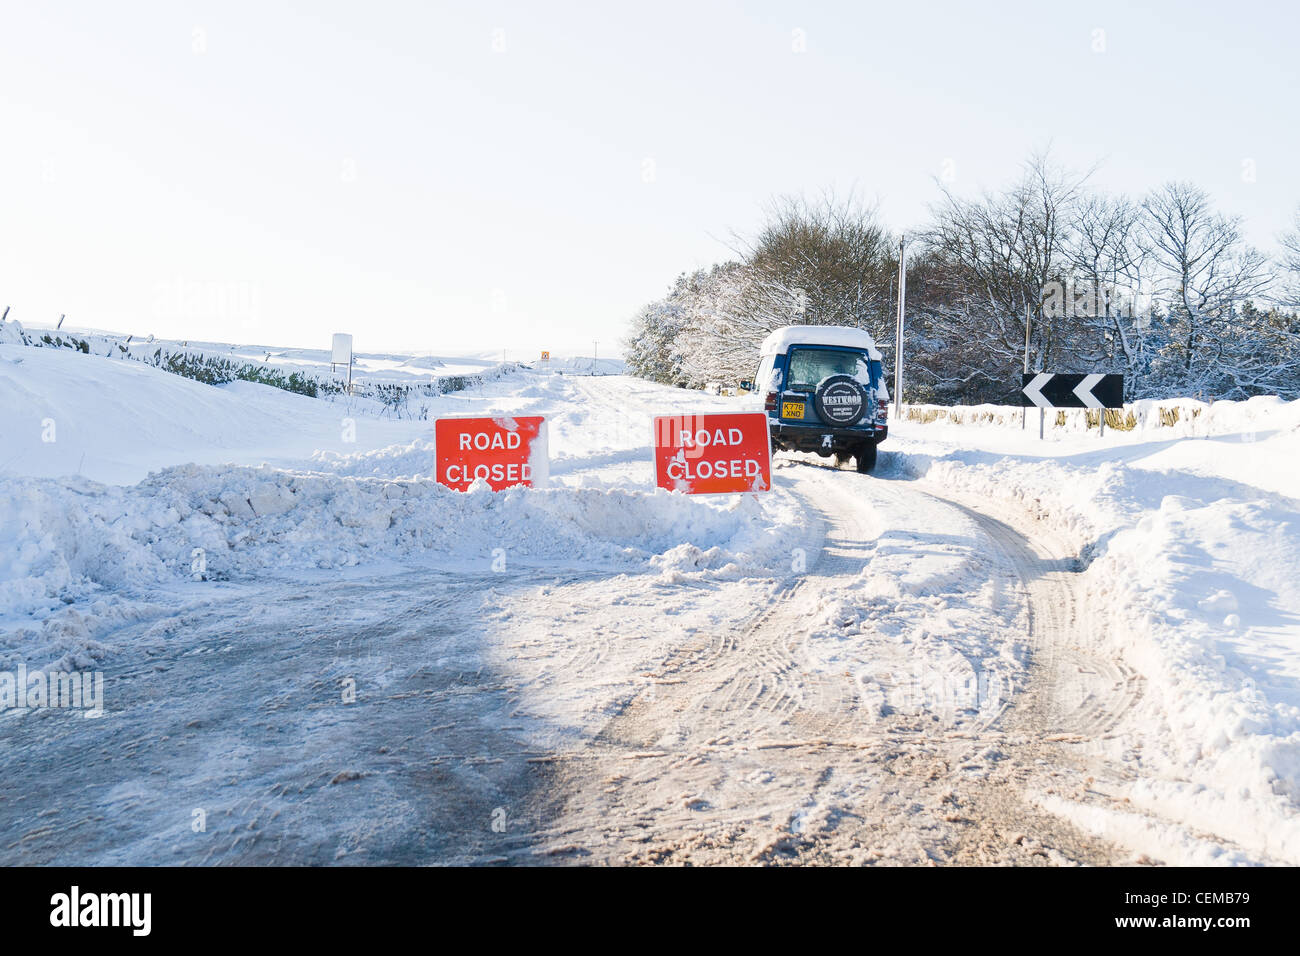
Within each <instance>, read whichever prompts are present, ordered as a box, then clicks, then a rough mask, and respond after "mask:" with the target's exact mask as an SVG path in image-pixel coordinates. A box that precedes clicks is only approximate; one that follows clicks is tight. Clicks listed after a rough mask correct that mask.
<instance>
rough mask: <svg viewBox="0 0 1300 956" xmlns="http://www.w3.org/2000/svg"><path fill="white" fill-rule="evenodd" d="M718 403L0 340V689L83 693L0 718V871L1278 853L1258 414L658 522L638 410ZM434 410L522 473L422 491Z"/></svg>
mask: <svg viewBox="0 0 1300 956" xmlns="http://www.w3.org/2000/svg"><path fill="white" fill-rule="evenodd" d="M225 348H230V347H228V346H226V347H225ZM320 354H323V353H320ZM320 354H316V353H312V354H307V353H295V352H291V351H284V350H282V351H281V353H280V354H279V355H278V356H276V357H275V358H276V360H277V361H280V362H283V363H291V362H295V361H304V362H316V363H319V362H320V360H321V359H320ZM252 358H254V359H256V360H261V359H262V356H261V355H258V356H252ZM404 361H405V360H401V359H400V357H389V358H386V359H382V360H381V359H375V360H374V362H373V363H372V365H373V367H368V368H367V370H366V371H367V374H373V375H377V376H378V375H385V376H386V375H393V376H400V375H410V376H413V377H418V375H419V374H421V373H420V372H418V371H415V370H413V369H412V367H411V366H410V365H404V364H403V363H404ZM488 362H489V359H488V358H483V359H482V360H481V361H480V363H479V365H477V366H474V367H479V368H481V367H483V365H484V363H488ZM385 363H388V364H385ZM470 366H473V363H469V365H468V366H467V367H470ZM560 368H561V367H560V366H557V368H556V369H553V372H554V371H558V370H560ZM570 371H572V369H571V370H570ZM748 401H749V400H748V399H745V398H725V397H718V396H712V395H705V394H703V393H698V392H686V391H682V390H677V389H670V388H665V387H661V386H656V385H652V384H649V383H646V382H643V381H640V380H637V379H632V378H626V377H621V376H608V377H592V376H590V375H581V374H543V373H542V372H541V371H539V370H537V369H520V370H518V371H517V372H515V373H512V374H510V375H505V376H503V377H500V378H497V379H494V380H490V381H486V382H484V383H483V384H481V385H476V386H474V387H471V388H468V389H465V390H463V391H459V392H455V393H451V394H446V395H442V396H438V397H436V398H432V399H429V420H411V419H409V418H394V417H393V416H392V415H390V414H386V410H385V409H384V408H383V407H382V406H380V405H379V404H378V403H374V402H368V401H365V400H360V399H356V398H348V397H344V396H335V397H333V398H330V399H325V398H319V399H313V398H307V397H304V396H301V395H295V394H291V393H288V392H284V391H280V390H277V389H274V388H271V387H269V386H265V385H258V384H254V383H251V382H234V383H231V384H229V385H225V386H220V387H214V386H208V385H203V384H199V383H197V382H194V381H190V380H188V379H184V378H181V377H178V376H175V375H171V374H168V373H166V372H163V371H160V370H158V369H155V368H151V367H148V366H146V365H143V364H140V363H135V362H130V361H122V360H116V359H109V358H107V357H104V356H100V355H95V354H91V355H83V354H80V353H78V352H74V351H71V350H67V349H38V348H28V347H22V346H20V345H17V344H14V343H12V342H10V343H7V344H0V409H3V415H2V416H0V491H2V493H0V657H3V661H2V662H0V670H3V671H8V672H16V671H17V669H18V668H19V666H23V667H26V668H28V669H30V670H38V669H45V670H73V669H93V670H96V671H101V672H102V673H103V675H104V700H103V709H102V713H100V714H98V715H94V716H93V719H86V718H85V717H83V716H82V714H81V713H77V712H70V711H66V710H55V709H44V710H42V709H10V710H6V711H3V712H0V729H2V730H3V734H4V737H5V738H6V742H7V746H6V747H5V748H4V752H3V756H2V757H0V767H2V770H0V780H3V781H4V782H3V783H0V807H2V808H3V809H0V862H5V863H45V862H56V861H57V862H62V863H158V862H167V863H193V864H203V863H209V864H210V863H236V862H238V863H259V862H260V863H265V862H304V863H328V862H335V861H341V862H352V861H356V862H370V863H379V862H406V863H425V862H519V861H537V860H554V861H557V862H565V861H587V862H606V861H608V862H624V861H646V862H681V861H692V862H715V861H718V862H722V861H728V862H787V861H792V862H793V861H800V862H895V863H927V862H934V861H937V862H959V863H965V862H971V863H1042V862H1046V863H1062V864H1064V863H1135V862H1138V863H1148V862H1151V863H1167V864H1185V863H1221V864H1249V863H1264V864H1278V863H1286V864H1297V863H1300V815H1298V813H1297V810H1298V809H1300V477H1298V476H1297V473H1296V467H1295V466H1296V464H1297V462H1300V403H1292V404H1289V405H1287V404H1282V403H1279V402H1277V401H1273V400H1269V399H1255V400H1252V401H1250V402H1245V403H1216V404H1215V405H1213V406H1206V407H1204V408H1201V409H1200V410H1199V411H1198V412H1197V414H1195V415H1194V416H1193V415H1192V414H1191V413H1190V411H1187V412H1186V413H1185V414H1183V415H1181V417H1180V420H1179V422H1178V423H1177V424H1174V425H1172V426H1168V427H1166V426H1161V425H1160V424H1159V416H1158V414H1156V413H1154V412H1152V413H1150V414H1145V413H1144V414H1142V415H1141V416H1140V418H1141V422H1140V424H1139V426H1138V427H1137V428H1135V429H1134V430H1132V431H1129V432H1117V431H1110V430H1108V431H1107V433H1106V434H1105V436H1104V437H1100V436H1098V434H1097V432H1096V431H1095V430H1093V431H1086V430H1084V429H1083V428H1082V427H1078V428H1074V427H1067V428H1063V429H1049V430H1048V436H1047V439H1046V440H1044V441H1040V440H1039V439H1038V435H1037V423H1036V419H1035V418H1034V417H1033V416H1032V415H1031V418H1030V421H1029V426H1030V427H1029V428H1028V430H1026V431H1022V430H1021V429H1020V427H1019V417H1020V416H1019V412H1018V411H1014V412H1013V411H1007V410H1002V411H998V410H987V409H985V410H983V412H984V414H982V415H976V414H974V412H976V411H979V410H968V411H969V412H970V413H969V414H967V415H966V416H965V417H964V418H963V421H962V422H961V423H960V424H958V423H955V422H953V421H952V420H950V419H947V420H945V419H939V420H936V421H933V422H931V423H923V422H922V421H919V420H917V421H909V420H904V421H902V422H896V423H894V425H893V428H892V433H891V436H890V438H889V440H888V442H887V443H886V444H885V445H884V446H882V455H881V459H880V465H879V467H878V470H877V473H876V475H874V476H859V475H857V474H855V473H853V472H851V471H836V470H834V469H833V468H830V467H828V465H827V463H826V462H823V461H821V460H819V459H816V458H811V459H802V458H796V457H794V456H780V458H779V459H778V461H777V463H776V467H775V468H774V489H773V491H772V492H770V493H767V494H764V495H761V496H734V497H707V498H688V497H684V496H680V495H672V494H668V493H666V492H664V491H661V490H657V489H655V487H654V481H653V474H652V467H651V455H650V447H649V443H650V436H651V428H650V421H651V418H652V417H653V416H654V415H656V414H665V413H670V412H675V411H694V410H707V409H719V410H724V409H735V408H738V407H743V406H745V403H746V402H748ZM1186 408H1188V409H1190V408H1191V404H1190V403H1188V404H1186ZM1139 411H1141V410H1139ZM1148 411H1149V410H1148ZM469 413H476V414H497V413H508V414H541V415H545V416H546V417H547V420H548V428H549V447H550V453H551V467H550V481H549V484H548V485H547V486H546V487H540V488H536V489H529V490H525V489H515V490H510V491H506V492H502V493H498V494H493V493H492V492H490V491H488V490H487V489H486V488H474V489H472V490H471V491H470V492H468V493H465V494H460V493H457V492H452V491H450V490H449V489H447V488H444V487H442V486H440V485H438V484H436V483H435V482H434V480H433V478H432V473H433V467H434V456H433V422H432V418H434V417H436V416H439V415H451V414H469ZM196 559H201V560H199V563H198V564H196ZM196 568H198V569H199V570H196ZM197 810H201V811H202V814H203V819H204V820H206V821H207V822H206V826H205V828H204V829H203V830H202V831H196V830H195V829H194V826H193V822H194V820H195V819H196V817H195V811H197ZM105 819H108V820H110V821H112V822H113V826H111V827H108V826H105V825H103V823H102V821H103V820H105ZM498 823H500V824H501V826H499V827H498V826H497V824H498ZM74 848H75V849H74Z"/></svg>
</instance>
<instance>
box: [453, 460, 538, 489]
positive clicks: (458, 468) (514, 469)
mask: <svg viewBox="0 0 1300 956" xmlns="http://www.w3.org/2000/svg"><path fill="white" fill-rule="evenodd" d="M477 478H482V479H484V480H485V481H488V482H494V481H510V482H523V481H532V480H533V469H532V466H531V465H529V464H528V463H527V462H524V463H523V464H519V463H516V462H511V463H510V464H501V463H499V462H498V463H497V464H493V465H486V464H484V465H474V466H473V467H471V466H469V465H448V466H447V483H448V484H451V485H457V484H460V483H461V482H472V481H474V480H475V479H477Z"/></svg>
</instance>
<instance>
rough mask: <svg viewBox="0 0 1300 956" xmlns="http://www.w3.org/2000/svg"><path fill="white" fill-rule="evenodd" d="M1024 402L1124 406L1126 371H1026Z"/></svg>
mask: <svg viewBox="0 0 1300 956" xmlns="http://www.w3.org/2000/svg"><path fill="white" fill-rule="evenodd" d="M1020 404H1021V405H1024V406H1026V407H1030V408H1032V407H1038V408H1123V407H1124V376H1123V375H1102V374H1092V375H1066V374H1060V373H1055V372H1039V373H1037V374H1033V373H1030V372H1026V373H1025V374H1024V375H1023V376H1022V378H1021V387H1020Z"/></svg>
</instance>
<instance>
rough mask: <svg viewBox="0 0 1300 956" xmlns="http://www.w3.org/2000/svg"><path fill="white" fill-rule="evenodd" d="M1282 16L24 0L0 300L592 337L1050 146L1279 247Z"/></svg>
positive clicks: (17, 37)
mask: <svg viewBox="0 0 1300 956" xmlns="http://www.w3.org/2000/svg"><path fill="white" fill-rule="evenodd" d="M1296 9H1297V8H1296V7H1295V6H1294V5H1291V4H1285V3H1275V4H1262V3H1259V4H1254V3H1245V2H1239V3H1232V4H1223V3H1195V4H1191V3H1167V4H1163V3H1162V4H1141V5H1139V4H1120V3H1105V2H1102V3H1096V2H1089V3H1076V4H1042V3H998V4H975V3H932V4H927V3H909V4H900V3H891V4H867V3H807V2H798V3H795V2H765V3H707V2H697V3H653V4H651V3H636V4H596V3H586V4H578V3H569V4H557V3H531V4H525V3H418V4H417V3H384V2H367V3H360V2H356V3H319V2H313V3H306V2H301V3H294V4H288V3H270V2H268V3H243V2H230V0H222V2H170V3H132V2H123V3H120V4H104V3H84V4H83V3H78V4H72V3H46V4H40V5H37V4H36V3H26V4H18V3H8V4H6V5H5V6H4V8H3V12H0V177H2V181H3V183H4V188H3V190H2V191H0V307H2V306H3V305H5V304H12V305H13V307H14V311H13V313H12V315H13V316H14V317H16V318H18V319H19V320H23V321H28V322H32V323H40V322H44V321H49V322H53V321H54V320H55V319H56V318H57V316H58V314H59V313H61V312H66V313H68V316H69V322H75V323H76V324H78V325H86V326H95V327H100V328H111V329H117V330H121V331H129V332H135V333H138V334H145V333H150V332H152V333H155V334H158V335H165V336H175V337H188V338H196V339H202V338H207V339H220V340H234V341H239V342H262V343H266V344H276V345H302V346H309V345H319V346H320V347H326V346H327V345H328V343H329V336H330V333H331V332H334V331H350V332H353V333H354V335H355V336H356V347H357V349H358V350H360V351H370V350H381V349H385V348H405V349H418V350H428V351H434V352H437V351H452V350H467V349H484V350H487V349H494V350H499V349H508V350H510V352H511V353H513V354H514V355H516V356H518V357H523V356H525V355H528V354H531V353H532V352H534V351H536V350H537V349H540V348H546V347H549V348H551V349H553V350H556V351H577V352H582V353H584V354H585V353H588V352H589V351H590V348H591V341H592V340H593V339H598V340H600V342H601V343H602V344H601V352H602V353H603V354H609V353H610V352H612V351H613V349H614V348H615V345H616V342H617V340H618V339H619V338H620V337H621V335H622V331H623V326H624V323H625V322H626V320H627V319H628V318H629V317H630V316H631V314H632V313H633V312H634V311H635V310H636V309H637V307H638V306H639V305H641V304H642V303H644V302H645V301H648V300H649V299H651V298H654V297H657V296H659V295H661V294H662V293H663V292H664V291H665V289H666V288H667V286H668V285H669V284H670V283H671V281H672V279H673V277H674V276H675V275H676V274H677V273H678V272H680V271H682V270H684V269H690V268H694V267H697V266H701V265H706V264H708V263H710V262H713V261H717V260H719V259H722V258H725V257H726V256H727V254H728V252H727V248H726V246H725V245H724V243H723V241H722V240H725V239H726V238H727V237H728V236H729V234H730V233H731V232H732V231H733V230H736V231H739V232H742V233H743V232H746V231H748V230H751V229H752V228H753V227H754V226H755V225H756V223H757V222H758V219H759V214H760V207H761V205H762V204H763V202H764V201H765V200H767V199H768V198H769V197H771V196H772V195H773V194H779V193H789V192H800V191H802V192H805V193H808V194H815V193H817V192H819V191H821V190H822V189H825V188H828V187H829V188H835V189H838V190H840V191H841V192H843V191H846V190H848V189H850V188H856V189H857V190H858V191H859V193H861V194H862V195H865V196H867V197H869V198H878V199H879V201H880V209H881V213H882V217H883V219H884V221H885V222H886V224H887V225H889V226H890V227H892V228H895V229H901V228H906V227H908V226H911V225H914V224H917V223H919V222H921V221H922V220H923V219H924V217H925V214H926V204H927V203H929V202H932V201H934V199H935V198H936V194H937V190H936V187H935V184H934V177H935V176H937V175H940V174H941V173H943V172H944V171H945V170H948V171H950V172H951V174H952V175H953V177H954V178H953V186H954V188H956V189H957V190H959V191H974V190H977V189H979V188H982V187H995V186H998V185H1000V184H1002V183H1004V182H1005V181H1007V180H1008V179H1010V178H1011V177H1012V176H1014V175H1015V172H1016V170H1017V167H1018V164H1019V163H1020V162H1021V161H1022V160H1023V159H1024V158H1025V156H1026V155H1027V154H1028V153H1029V152H1030V151H1031V150H1033V149H1035V148H1041V147H1043V146H1045V145H1046V144H1048V143H1049V142H1050V143H1051V144H1052V146H1053V150H1054V153H1055V155H1056V156H1057V157H1058V158H1059V159H1061V160H1063V161H1066V162H1069V163H1072V164H1075V165H1077V166H1080V167H1085V166H1090V165H1092V164H1093V163H1095V162H1097V161H1100V162H1101V163H1102V166H1101V168H1100V170H1099V171H1098V173H1097V174H1096V176H1095V182H1097V183H1098V184H1099V185H1102V186H1105V187H1108V188H1112V189H1116V190H1123V191H1128V192H1131V193H1134V194H1138V193H1141V192H1143V191H1145V190H1146V189H1148V188H1150V187H1152V186H1155V185H1157V184H1158V183H1160V182H1161V181H1163V180H1165V179H1169V178H1182V179H1191V180H1193V181H1195V182H1197V183H1198V184H1200V185H1201V186H1203V187H1205V188H1206V189H1207V190H1209V191H1210V193H1211V194H1212V195H1213V196H1214V197H1215V199H1216V201H1217V202H1218V203H1219V205H1220V207H1221V208H1222V209H1223V210H1224V211H1227V212H1233V213H1240V214H1242V215H1243V216H1245V217H1246V219H1247V228H1248V232H1249V235H1250V237H1251V239H1252V240H1253V241H1254V242H1256V243H1257V244H1259V245H1261V246H1263V247H1264V248H1266V249H1269V250H1271V249H1272V248H1273V245H1274V238H1275V235H1276V233H1277V232H1279V231H1280V230H1281V229H1282V228H1284V227H1285V225H1286V224H1287V222H1288V220H1289V218H1290V216H1291V214H1292V211H1293V210H1294V208H1295V206H1296V203H1297V202H1300V176H1298V175H1297V174H1298V173H1300V123H1298V122H1297V109H1296V96H1297V90H1300V82H1298V80H1300V75H1298V74H1300V67H1297V65H1296V61H1297V49H1296V36H1297V33H1298V30H1297V28H1298V27H1300V14H1297V12H1296ZM796 30H800V31H802V36H803V37H804V46H805V52H802V53H800V52H796V47H797V46H799V43H798V42H797V40H798V37H797V35H796V34H795V33H794V31H796ZM1098 30H1102V31H1104V37H1102V36H1101V35H1099V34H1097V33H1096V32H1095V31H1098ZM1098 46H1104V50H1102V51H1101V52H1097V51H1096V50H1095V49H1094V48H1095V47H1098ZM1248 161H1249V162H1250V163H1253V169H1254V173H1255V178H1254V181H1253V182H1250V181H1247V180H1248V177H1246V176H1243V170H1245V169H1248V167H1247V166H1245V165H1243V164H1246V163H1247V162H1248ZM647 180H649V181H647Z"/></svg>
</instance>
